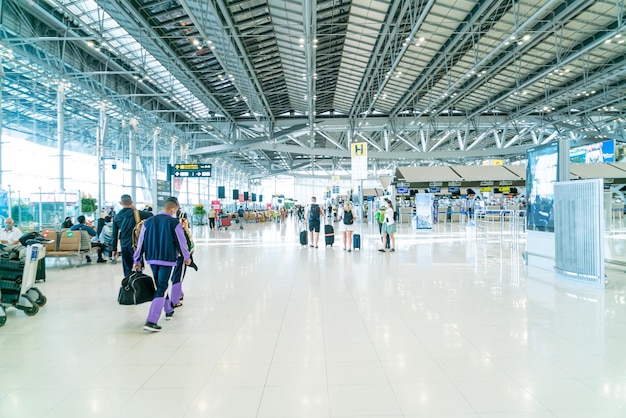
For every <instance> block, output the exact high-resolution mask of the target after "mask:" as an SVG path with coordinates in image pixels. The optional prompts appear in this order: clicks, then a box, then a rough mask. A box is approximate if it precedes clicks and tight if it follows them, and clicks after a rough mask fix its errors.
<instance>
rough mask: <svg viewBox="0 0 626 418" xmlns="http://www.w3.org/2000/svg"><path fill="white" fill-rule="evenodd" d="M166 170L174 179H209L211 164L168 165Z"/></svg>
mask: <svg viewBox="0 0 626 418" xmlns="http://www.w3.org/2000/svg"><path fill="white" fill-rule="evenodd" d="M168 169H169V173H170V176H174V177H211V164H190V163H179V164H173V165H169V164H168Z"/></svg>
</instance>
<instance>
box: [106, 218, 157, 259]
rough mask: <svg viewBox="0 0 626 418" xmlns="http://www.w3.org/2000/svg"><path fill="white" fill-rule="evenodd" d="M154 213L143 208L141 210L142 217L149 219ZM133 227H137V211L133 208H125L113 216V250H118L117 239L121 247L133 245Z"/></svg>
mask: <svg viewBox="0 0 626 418" xmlns="http://www.w3.org/2000/svg"><path fill="white" fill-rule="evenodd" d="M151 216H152V214H151V213H150V212H146V211H143V210H140V211H139V217H140V218H141V219H148V218H149V217H151ZM133 229H135V211H134V209H132V208H124V209H122V210H120V213H118V214H117V215H115V218H113V226H112V228H111V251H117V241H118V239H119V241H120V248H121V247H132V246H133Z"/></svg>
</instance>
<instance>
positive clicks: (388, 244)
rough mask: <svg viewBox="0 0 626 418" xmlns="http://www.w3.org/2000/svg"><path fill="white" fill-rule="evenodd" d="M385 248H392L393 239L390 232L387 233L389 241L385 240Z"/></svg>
mask: <svg viewBox="0 0 626 418" xmlns="http://www.w3.org/2000/svg"><path fill="white" fill-rule="evenodd" d="M385 248H387V249H390V248H391V239H390V238H389V234H387V241H386V242H385Z"/></svg>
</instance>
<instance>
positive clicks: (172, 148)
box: [167, 137, 178, 196]
mask: <svg viewBox="0 0 626 418" xmlns="http://www.w3.org/2000/svg"><path fill="white" fill-rule="evenodd" d="M176 142H178V138H176V137H174V138H172V142H170V165H174V164H176V156H175V151H176ZM167 180H168V181H169V182H170V196H174V187H173V184H172V182H173V181H174V179H172V177H171V176H170V177H168V179H167Z"/></svg>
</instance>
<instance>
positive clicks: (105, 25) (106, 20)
mask: <svg viewBox="0 0 626 418" xmlns="http://www.w3.org/2000/svg"><path fill="white" fill-rule="evenodd" d="M57 3H58V4H60V5H62V6H65V7H67V9H68V10H69V11H70V12H71V13H73V14H76V15H80V16H81V17H82V19H83V23H84V24H86V25H87V26H88V27H89V28H91V30H93V31H94V32H96V33H100V34H101V35H102V36H103V38H104V40H105V41H106V42H108V43H109V45H110V47H111V48H113V49H114V50H116V51H117V52H118V53H120V54H122V55H123V56H125V57H126V58H127V59H130V60H131V61H133V63H134V64H135V65H136V66H137V67H138V70H140V71H142V70H143V71H144V74H143V75H144V76H146V77H147V78H148V79H149V80H154V81H157V80H158V81H159V84H161V88H163V89H164V90H166V91H170V92H171V93H172V94H176V95H179V96H183V97H188V96H193V94H192V93H191V92H190V91H189V90H188V89H187V88H186V87H185V86H184V85H183V84H182V83H181V82H180V81H179V80H177V79H176V78H175V77H174V76H173V75H172V74H171V73H170V72H169V71H168V70H167V68H166V67H165V66H163V65H162V64H161V63H160V62H159V61H157V60H156V59H155V58H154V57H153V56H152V55H151V54H150V53H149V52H148V51H147V50H146V49H145V48H144V47H143V46H142V45H141V44H140V43H139V42H138V41H137V40H136V39H135V38H133V37H132V36H131V35H130V34H129V33H128V32H127V31H126V30H124V29H123V28H121V27H120V26H119V25H118V23H117V22H116V21H115V20H114V19H112V18H111V17H110V16H109V15H108V14H107V13H106V12H104V10H102V9H101V8H100V6H99V5H98V4H97V3H96V2H95V1H94V0H84V1H72V2H70V1H67V0H61V1H58V2H57ZM138 80H141V78H138ZM193 97H194V100H193V101H189V100H187V101H185V104H186V105H187V106H189V107H190V108H191V109H194V111H198V112H201V113H208V109H207V108H206V106H204V105H202V104H201V103H202V102H201V101H200V100H199V99H197V98H195V96H193ZM194 102H195V103H197V106H199V109H200V107H202V108H203V109H202V110H196V109H195V106H194Z"/></svg>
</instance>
